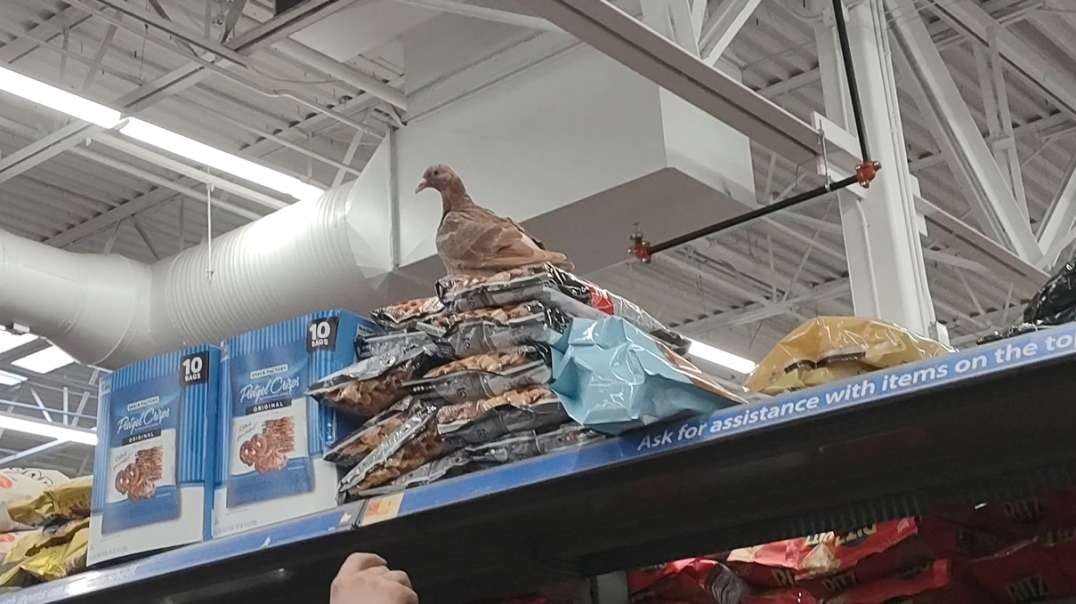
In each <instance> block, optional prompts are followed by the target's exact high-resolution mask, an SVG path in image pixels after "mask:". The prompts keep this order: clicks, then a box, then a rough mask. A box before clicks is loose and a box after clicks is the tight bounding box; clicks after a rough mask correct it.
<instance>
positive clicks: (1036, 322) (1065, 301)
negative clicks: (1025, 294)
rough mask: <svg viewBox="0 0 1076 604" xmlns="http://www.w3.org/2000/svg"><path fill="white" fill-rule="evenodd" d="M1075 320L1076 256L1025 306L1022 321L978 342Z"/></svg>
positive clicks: (1012, 335) (1000, 338) (990, 340)
mask: <svg viewBox="0 0 1076 604" xmlns="http://www.w3.org/2000/svg"><path fill="white" fill-rule="evenodd" d="M1072 321H1076V258H1074V259H1072V260H1070V261H1069V262H1068V263H1067V264H1066V265H1065V266H1063V267H1061V270H1060V271H1058V272H1057V274H1055V275H1054V276H1053V277H1050V280H1049V281H1047V282H1046V284H1045V285H1043V286H1042V287H1041V288H1040V289H1039V291H1037V292H1035V295H1034V296H1033V297H1032V298H1031V301H1030V302H1028V303H1027V306H1025V307H1024V316H1023V321H1022V322H1020V323H1015V324H1013V325H1010V326H1008V327H1006V328H1003V329H1000V330H998V331H995V332H993V333H990V334H987V335H985V336H983V337H981V338H979V339H978V340H976V343H977V344H986V343H987V342H994V341H997V340H1003V339H1006V338H1012V337H1015V336H1018V335H1021V334H1025V333H1029V332H1032V331H1038V330H1039V329H1042V328H1044V327H1049V326H1052V325H1061V324H1064V323H1070V322H1072Z"/></svg>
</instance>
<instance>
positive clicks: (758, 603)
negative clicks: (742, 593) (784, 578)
mask: <svg viewBox="0 0 1076 604" xmlns="http://www.w3.org/2000/svg"><path fill="white" fill-rule="evenodd" d="M820 602H821V600H819V599H818V598H816V597H814V596H812V595H811V594H810V593H809V592H808V591H807V590H804V589H800V588H798V587H793V588H790V589H778V590H774V591H768V592H764V593H759V594H752V595H750V596H746V597H745V598H744V599H743V601H742V604H820Z"/></svg>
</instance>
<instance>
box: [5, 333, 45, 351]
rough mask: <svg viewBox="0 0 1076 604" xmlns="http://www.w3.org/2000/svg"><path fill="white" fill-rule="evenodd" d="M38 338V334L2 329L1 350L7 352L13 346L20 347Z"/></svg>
mask: <svg viewBox="0 0 1076 604" xmlns="http://www.w3.org/2000/svg"><path fill="white" fill-rule="evenodd" d="M36 339H37V336H35V335H32V334H28V333H11V332H9V331H0V352H7V351H9V350H11V349H13V348H18V347H19V346H22V345H23V344H29V343H30V342H33V341H34V340H36Z"/></svg>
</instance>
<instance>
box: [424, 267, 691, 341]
mask: <svg viewBox="0 0 1076 604" xmlns="http://www.w3.org/2000/svg"><path fill="white" fill-rule="evenodd" d="M437 295H438V297H440V298H441V301H442V302H443V303H444V304H445V307H446V308H449V309H451V310H452V311H453V312H459V311H465V310H472V309H476V308H484V307H490V306H506V305H509V304H518V303H521V302H526V301H530V300H537V301H540V302H543V303H545V304H547V305H549V306H553V307H556V308H559V309H560V310H561V311H563V312H564V313H566V314H568V315H569V316H573V317H584V318H587V319H595V320H597V319H602V318H604V317H606V316H609V315H613V316H618V317H623V318H624V319H625V320H627V321H629V322H630V323H632V324H633V325H635V326H636V327H638V328H639V329H642V330H643V331H645V332H647V333H649V334H650V335H652V336H654V337H656V338H658V339H660V340H662V341H663V342H665V343H666V344H668V345H669V347H670V348H672V349H673V351H674V352H677V353H679V354H683V353H685V352H686V351H687V347H688V345H689V344H690V342H689V341H688V340H687V339H686V338H684V337H683V336H681V335H680V334H678V333H676V332H673V331H671V330H670V329H668V328H667V327H665V326H664V325H663V324H662V323H661V322H660V321H658V320H657V319H655V318H654V317H653V316H652V315H651V314H650V313H648V312H646V311H645V310H643V309H642V308H640V307H639V306H638V305H637V304H635V303H634V302H632V301H631V300H628V299H627V298H624V297H622V296H619V295H617V294H614V293H613V292H610V291H608V290H606V289H604V288H602V287H599V286H598V285H596V284H594V283H591V282H589V281H587V280H585V279H581V278H580V277H577V276H576V275H573V274H572V273H569V272H567V271H563V270H561V269H559V268H557V267H555V266H553V265H550V264H545V265H539V266H532V267H524V268H519V269H513V270H511V271H505V272H503V273H497V274H496V275H493V276H490V277H460V276H448V277H443V278H442V279H440V280H439V281H438V282H437Z"/></svg>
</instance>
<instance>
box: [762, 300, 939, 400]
mask: <svg viewBox="0 0 1076 604" xmlns="http://www.w3.org/2000/svg"><path fill="white" fill-rule="evenodd" d="M949 352H952V350H951V349H950V348H948V347H946V346H943V345H941V344H939V343H937V342H935V341H933V340H930V339H927V338H924V337H921V336H917V335H915V334H913V333H912V332H910V331H908V330H907V329H904V328H902V327H898V326H896V325H892V324H890V323H886V322H884V321H878V320H875V319H865V318H862V317H817V318H814V319H811V320H809V321H807V322H805V323H803V324H801V325H800V326H799V327H797V328H796V329H793V330H792V331H791V332H789V334H788V335H787V336H785V337H784V338H782V339H781V341H780V342H778V343H777V345H776V346H774V347H773V350H771V351H770V352H769V354H767V355H766V357H765V358H763V359H762V362H760V363H759V365H758V367H756V368H755V371H754V372H753V373H752V374H751V375H750V376H749V377H748V378H747V381H746V382H745V383H744V386H745V387H746V388H747V389H748V390H752V391H755V392H763V393H765V394H779V393H781V392H788V391H791V390H799V389H801V388H807V387H810V386H817V385H819V384H825V383H829V382H832V381H836V380H840V379H844V378H847V377H852V376H856V375H861V374H863V373H869V372H871V371H875V370H877V369H884V368H886V367H894V366H896V365H902V364H904V363H911V362H913V361H920V360H923V359H928V358H932V357H936V356H940V355H943V354H946V353H949Z"/></svg>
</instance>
